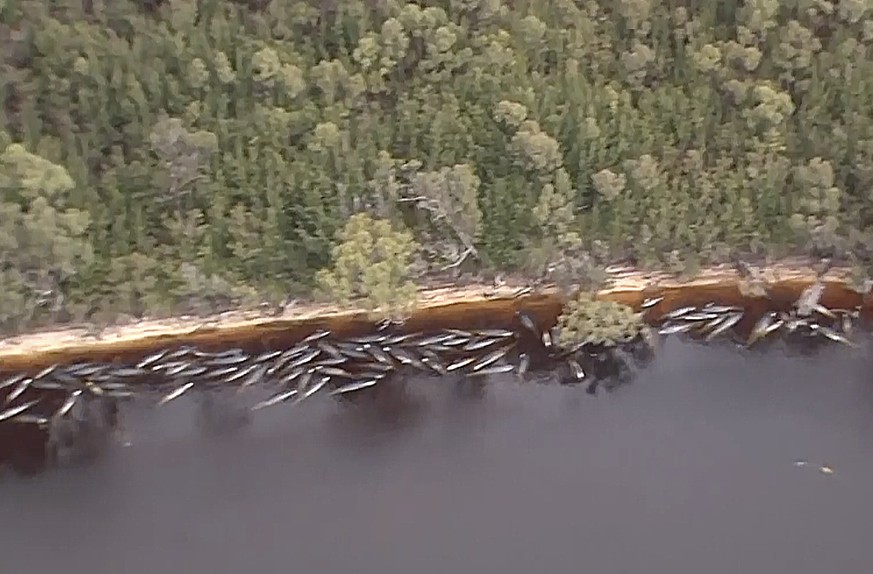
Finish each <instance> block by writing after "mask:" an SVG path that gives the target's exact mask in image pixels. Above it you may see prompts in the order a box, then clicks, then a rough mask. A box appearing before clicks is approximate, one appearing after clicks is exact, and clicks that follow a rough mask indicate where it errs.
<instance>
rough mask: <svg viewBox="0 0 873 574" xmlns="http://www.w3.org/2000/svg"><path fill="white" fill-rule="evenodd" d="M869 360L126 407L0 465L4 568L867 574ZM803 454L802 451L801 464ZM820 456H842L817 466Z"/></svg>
mask: <svg viewBox="0 0 873 574" xmlns="http://www.w3.org/2000/svg"><path fill="white" fill-rule="evenodd" d="M871 362H873V353H871V352H870V350H869V348H867V349H862V350H857V351H853V350H850V349H840V348H835V349H833V350H827V351H825V352H823V353H822V354H820V355H818V356H816V357H815V358H787V357H785V356H781V355H779V354H774V353H771V354H767V355H759V354H747V353H741V352H739V351H734V350H729V349H724V348H708V349H707V348H704V347H701V346H692V345H688V344H683V343H681V342H679V341H676V340H672V341H668V342H667V344H666V345H665V347H664V348H663V349H662V350H661V351H660V353H659V357H658V359H657V360H656V361H655V362H654V363H653V364H652V365H651V366H650V367H649V368H648V369H647V370H646V371H644V372H643V373H641V375H640V376H639V378H638V379H637V380H636V382H635V383H634V384H633V385H631V386H628V387H624V388H621V389H619V390H618V391H616V392H615V393H612V394H608V395H599V396H598V397H596V398H592V397H590V396H588V395H586V394H585V392H584V390H583V388H568V387H558V386H540V385H535V384H525V385H521V384H519V383H517V382H515V381H514V379H512V378H511V377H507V378H505V379H500V380H494V381H492V382H491V383H489V385H488V386H487V387H486V388H485V389H484V391H482V392H477V391H476V389H475V388H458V387H455V386H454V385H452V384H450V383H449V381H446V380H437V379H434V380H417V381H410V382H409V383H408V387H407V393H408V394H407V396H405V397H399V398H398V397H394V400H392V401H388V402H387V404H386V405H384V406H382V408H377V409H375V410H371V411H367V412H359V410H353V411H350V410H348V407H344V406H343V405H339V404H337V403H334V402H331V401H330V400H328V399H326V398H320V399H318V398H316V399H313V400H312V401H310V402H307V403H305V404H304V405H301V406H300V408H297V409H294V408H287V407H277V408H276V409H275V410H272V411H270V410H265V411H263V412H261V413H259V415H258V416H257V417H255V420H254V423H253V424H252V425H251V426H249V427H247V428H245V429H244V430H243V431H242V432H240V433H238V434H235V435H220V436H214V435H210V436H205V435H204V434H203V432H202V431H201V430H198V428H197V427H196V424H195V421H196V420H197V417H195V416H194V411H195V405H194V404H193V402H192V401H191V400H189V399H188V398H183V399H180V400H179V402H178V403H173V404H172V405H169V406H167V407H165V408H164V409H162V410H161V411H160V412H155V411H151V410H149V411H143V412H132V413H125V414H126V415H127V416H126V420H127V421H128V422H127V425H128V427H129V430H130V432H131V433H132V438H133V445H132V446H130V447H128V448H121V447H118V449H117V450H115V451H113V452H111V453H109V455H108V456H106V457H105V458H104V459H102V460H101V461H99V463H97V464H96V465H94V466H90V467H82V468H75V469H67V470H64V471H55V472H51V473H46V474H43V475H40V476H37V477H34V478H30V479H21V478H16V477H13V476H8V475H7V476H4V477H3V479H0V531H2V535H0V563H2V564H3V571H4V572H6V571H8V572H24V571H27V572H51V571H64V572H74V573H78V572H83V573H85V572H87V573H100V572H107V573H108V572H125V573H127V574H136V573H140V572H142V573H148V574H154V573H155V572H210V573H212V574H219V573H224V572H227V573H239V572H244V571H251V572H285V571H289V572H292V571H293V572H344V571H345V572H355V573H361V574H363V573H369V572H373V573H378V574H387V573H391V572H409V573H415V574H427V573H431V572H432V573H438V574H444V573H446V572H500V573H501V574H509V573H516V572H517V573H523V574H530V573H532V572H549V573H558V572H572V573H574V574H575V573H578V572H580V571H591V572H597V573H600V574H607V573H613V572H616V573H628V572H632V573H636V572H645V573H647V574H657V573H661V572H663V573H669V574H682V573H694V574H697V573H702V572H703V573H706V574H719V573H726V574H736V573H737V572H762V573H765V572H766V573H768V574H769V573H781V572H785V573H790V574H803V573H806V572H810V573H811V572H815V573H817V574H818V573H820V572H841V573H843V572H845V573H849V572H866V571H869V570H870V568H871V567H873V545H871V544H870V542H869V541H870V536H871V533H873V496H871V495H870V490H869V489H870V485H871V484H873V375H871V372H873V371H871V366H873V365H871ZM800 459H802V460H806V461H808V464H807V465H806V466H805V467H796V466H795V464H794V462H795V461H796V460H800ZM822 464H826V465H828V466H830V467H832V468H833V470H834V473H833V474H830V475H827V474H824V473H822V472H821V471H820V470H819V466H820V465H822Z"/></svg>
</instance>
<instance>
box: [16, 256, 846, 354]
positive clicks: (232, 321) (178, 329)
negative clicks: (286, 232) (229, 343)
mask: <svg viewBox="0 0 873 574" xmlns="http://www.w3.org/2000/svg"><path fill="white" fill-rule="evenodd" d="M850 272H851V270H850V269H847V268H833V269H831V270H830V271H829V272H828V273H827V275H826V279H827V280H828V281H835V282H845V281H846V280H847V279H848V277H849V275H850ZM607 273H608V277H609V280H608V282H607V287H606V288H604V289H602V290H601V291H599V292H598V296H599V297H609V296H610V295H611V294H617V293H627V292H640V293H641V292H642V291H645V290H653V291H655V290H662V289H677V288H683V289H689V288H691V289H693V288H695V287H704V286H707V285H717V284H730V283H734V284H735V283H737V282H739V281H740V280H741V277H740V275H739V274H738V273H737V271H736V270H735V269H733V268H731V267H728V266H721V267H713V268H709V269H706V270H704V271H702V272H701V273H699V274H697V275H696V276H695V277H694V278H690V279H680V278H678V277H675V276H671V275H670V274H667V273H652V272H643V271H639V270H635V269H633V268H629V267H620V266H612V267H610V268H607ZM755 274H756V275H759V277H760V278H761V280H763V281H764V282H766V283H779V282H783V281H809V282H812V281H814V280H815V278H816V276H817V275H816V273H815V271H814V270H813V268H812V266H811V264H810V262H809V261H791V262H782V263H778V264H775V265H769V266H768V267H767V268H766V269H764V270H759V271H756V273H755ZM526 286H527V284H526V283H524V282H523V281H507V283H506V284H505V285H502V286H500V287H495V286H494V285H485V284H475V285H466V286H458V287H441V288H436V289H425V290H422V291H421V292H420V293H419V301H418V305H417V307H416V310H415V313H416V314H418V313H421V312H423V311H426V310H430V309H433V308H436V307H443V306H449V305H453V304H457V303H461V302H464V303H475V302H477V301H483V302H484V301H494V300H499V299H506V298H512V297H513V296H514V295H516V294H517V293H518V292H519V289H521V288H524V287H526ZM536 292H537V293H538V294H547V293H549V292H551V293H555V292H556V288H555V287H554V286H550V285H540V286H537V287H536ZM362 313H365V311H364V310H363V309H361V308H351V309H341V308H339V307H337V306H335V305H324V304H321V305H320V304H299V305H295V306H292V307H291V308H290V309H286V310H285V311H284V312H283V313H282V314H280V315H271V314H267V313H263V312H257V311H248V312H246V311H230V312H226V313H222V314H219V315H215V316H212V317H206V318H176V319H166V320H143V321H140V322H137V323H134V324H129V325H124V326H117V327H109V328H107V329H105V330H103V331H102V333H101V334H100V336H99V338H98V337H97V336H95V335H94V334H93V333H89V330H88V329H87V328H83V327H66V328H61V329H57V330H48V331H43V332H36V333H30V334H25V335H20V336H17V337H12V338H6V339H0V368H2V362H4V361H6V360H12V361H13V362H19V361H21V360H23V359H24V358H25V357H27V356H33V355H42V354H46V353H51V354H54V353H62V352H64V351H65V350H67V349H73V348H76V349H77V350H85V349H87V348H95V349H96V348H100V349H101V350H104V351H108V350H110V349H111V348H113V347H123V346H125V345H126V344H130V343H132V342H135V341H138V340H143V339H172V338H174V337H182V336H185V335H191V334H194V333H199V332H206V331H208V332H210V333H215V334H219V333H221V332H224V331H227V332H230V331H236V330H240V329H256V328H258V327H259V326H265V325H270V326H275V327H281V326H283V325H288V326H292V325H294V324H300V323H306V322H307V321H312V320H313V319H319V320H320V319H341V318H343V317H349V318H351V317H355V316H360V315H361V314H362Z"/></svg>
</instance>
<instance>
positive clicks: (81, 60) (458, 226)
mask: <svg viewBox="0 0 873 574" xmlns="http://www.w3.org/2000/svg"><path fill="white" fill-rule="evenodd" d="M871 46H873V4H871V3H870V2H869V1H868V0H840V1H839V2H836V1H829V0H745V1H739V0H724V1H719V2H686V1H683V0H599V1H595V0H589V1H585V0H536V1H532V0H442V1H439V0H420V1H418V2H404V1H402V0H342V1H337V0H308V1H302V0H298V1H293V0H283V1H279V0H272V1H270V0H249V1H248V2H245V1H241V0H240V1H231V0H138V1H133V0H111V1H110V0H52V1H48V0H0V97H2V109H0V327H2V329H3V330H4V331H6V332H13V331H18V330H22V329H32V328H35V327H38V326H43V325H48V324H57V323H65V322H71V321H73V322H78V321H85V320H87V321H90V322H94V323H99V322H108V321H115V320H117V319H118V318H120V317H123V316H130V317H141V316H145V315H148V316H167V315H171V314H178V313H210V312H215V311H218V310H222V309H226V308H230V307H239V306H243V307H245V306H254V305H257V304H259V303H264V302H268V303H278V302H279V301H282V300H284V299H286V298H287V297H289V296H291V297H308V296H309V294H311V293H314V292H316V291H318V292H322V293H326V294H328V295H329V296H331V297H334V298H335V299H337V300H339V301H348V300H350V299H351V298H354V297H356V296H363V297H365V298H368V300H370V302H371V304H372V306H374V307H375V306H384V305H388V306H389V307H391V308H392V309H402V308H404V305H406V304H408V303H409V301H411V300H412V299H413V298H414V292H415V289H414V287H413V285H418V286H421V285H424V284H426V283H427V282H428V281H431V280H433V278H434V277H444V276H445V275H446V274H460V273H464V274H481V273H515V274H519V275H524V276H526V277H530V278H535V277H536V278H541V277H544V278H548V279H549V280H555V281H561V280H568V278H569V279H570V280H574V281H575V280H582V279H584V278H586V277H591V276H596V275H597V273H598V270H600V269H602V268H603V267H604V266H606V265H608V264H610V263H613V262H616V261H626V262H630V263H632V264H634V265H636V266H638V267H641V268H659V269H667V270H671V271H685V272H688V271H689V270H693V269H697V268H699V267H700V266H703V265H708V264H713V263H719V262H724V261H730V260H733V259H736V258H749V257H757V258H764V259H776V258H780V257H785V256H788V255H797V254H806V255H813V256H828V257H834V258H840V259H846V260H848V261H850V262H852V263H853V264H854V265H856V266H857V267H858V268H859V269H866V268H867V267H868V266H869V263H870V259H871V254H873V105H871V104H873V59H871V55H873V54H871Z"/></svg>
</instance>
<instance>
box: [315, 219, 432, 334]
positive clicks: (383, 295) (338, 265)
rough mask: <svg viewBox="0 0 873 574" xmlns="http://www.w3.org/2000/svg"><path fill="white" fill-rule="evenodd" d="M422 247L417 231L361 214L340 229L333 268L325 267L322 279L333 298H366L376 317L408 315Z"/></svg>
mask: <svg viewBox="0 0 873 574" xmlns="http://www.w3.org/2000/svg"><path fill="white" fill-rule="evenodd" d="M416 248H417V246H416V244H415V241H414V240H413V238H412V234H411V233H409V232H407V231H396V230H394V229H393V228H392V227H391V223H389V222H388V221H384V220H378V219H377V220H374V219H373V218H372V217H370V216H369V215H367V214H366V213H358V214H356V215H353V216H352V217H351V218H350V219H349V221H348V222H347V223H346V225H345V226H344V227H343V228H342V230H341V231H340V232H339V234H338V243H337V245H335V246H334V247H333V249H332V256H333V257H332V258H333V265H332V267H331V268H330V269H322V270H321V271H319V272H318V273H317V274H316V281H317V283H318V286H319V288H320V290H321V291H322V292H323V293H324V294H325V295H327V297H328V298H329V299H330V300H334V301H338V302H339V303H340V304H343V305H348V304H349V303H351V302H352V301H353V300H358V299H363V303H364V304H365V305H366V307H367V308H368V309H369V310H370V311H372V313H373V314H374V315H376V316H385V317H394V318H396V317H403V315H404V314H405V313H407V312H408V311H409V310H410V309H411V308H412V307H413V306H414V304H415V302H416V287H415V283H413V282H412V281H411V280H410V263H411V259H412V256H413V254H414V253H415V250H416Z"/></svg>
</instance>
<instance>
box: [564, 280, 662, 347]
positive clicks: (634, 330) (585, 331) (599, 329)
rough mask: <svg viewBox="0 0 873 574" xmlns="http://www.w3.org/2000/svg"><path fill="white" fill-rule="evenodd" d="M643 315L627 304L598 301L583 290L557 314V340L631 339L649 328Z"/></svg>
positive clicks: (607, 343)
mask: <svg viewBox="0 0 873 574" xmlns="http://www.w3.org/2000/svg"><path fill="white" fill-rule="evenodd" d="M646 328H647V327H646V324H645V323H644V322H643V320H642V318H641V317H640V316H639V315H638V314H637V313H634V311H633V309H631V308H630V307H628V306H627V305H622V304H620V303H615V302H612V301H599V300H597V299H594V298H592V297H591V295H590V294H587V293H584V292H583V293H582V294H580V295H578V296H577V297H576V298H575V299H573V300H571V301H569V302H568V303H567V306H566V307H565V308H564V311H563V312H562V313H561V316H560V317H558V332H559V340H558V344H559V345H560V346H561V347H563V348H570V347H573V346H574V345H578V344H585V345H605V346H607V347H612V346H615V345H616V344H619V343H625V342H629V341H632V340H633V339H634V338H636V337H638V336H639V335H640V334H642V332H643V329H646Z"/></svg>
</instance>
